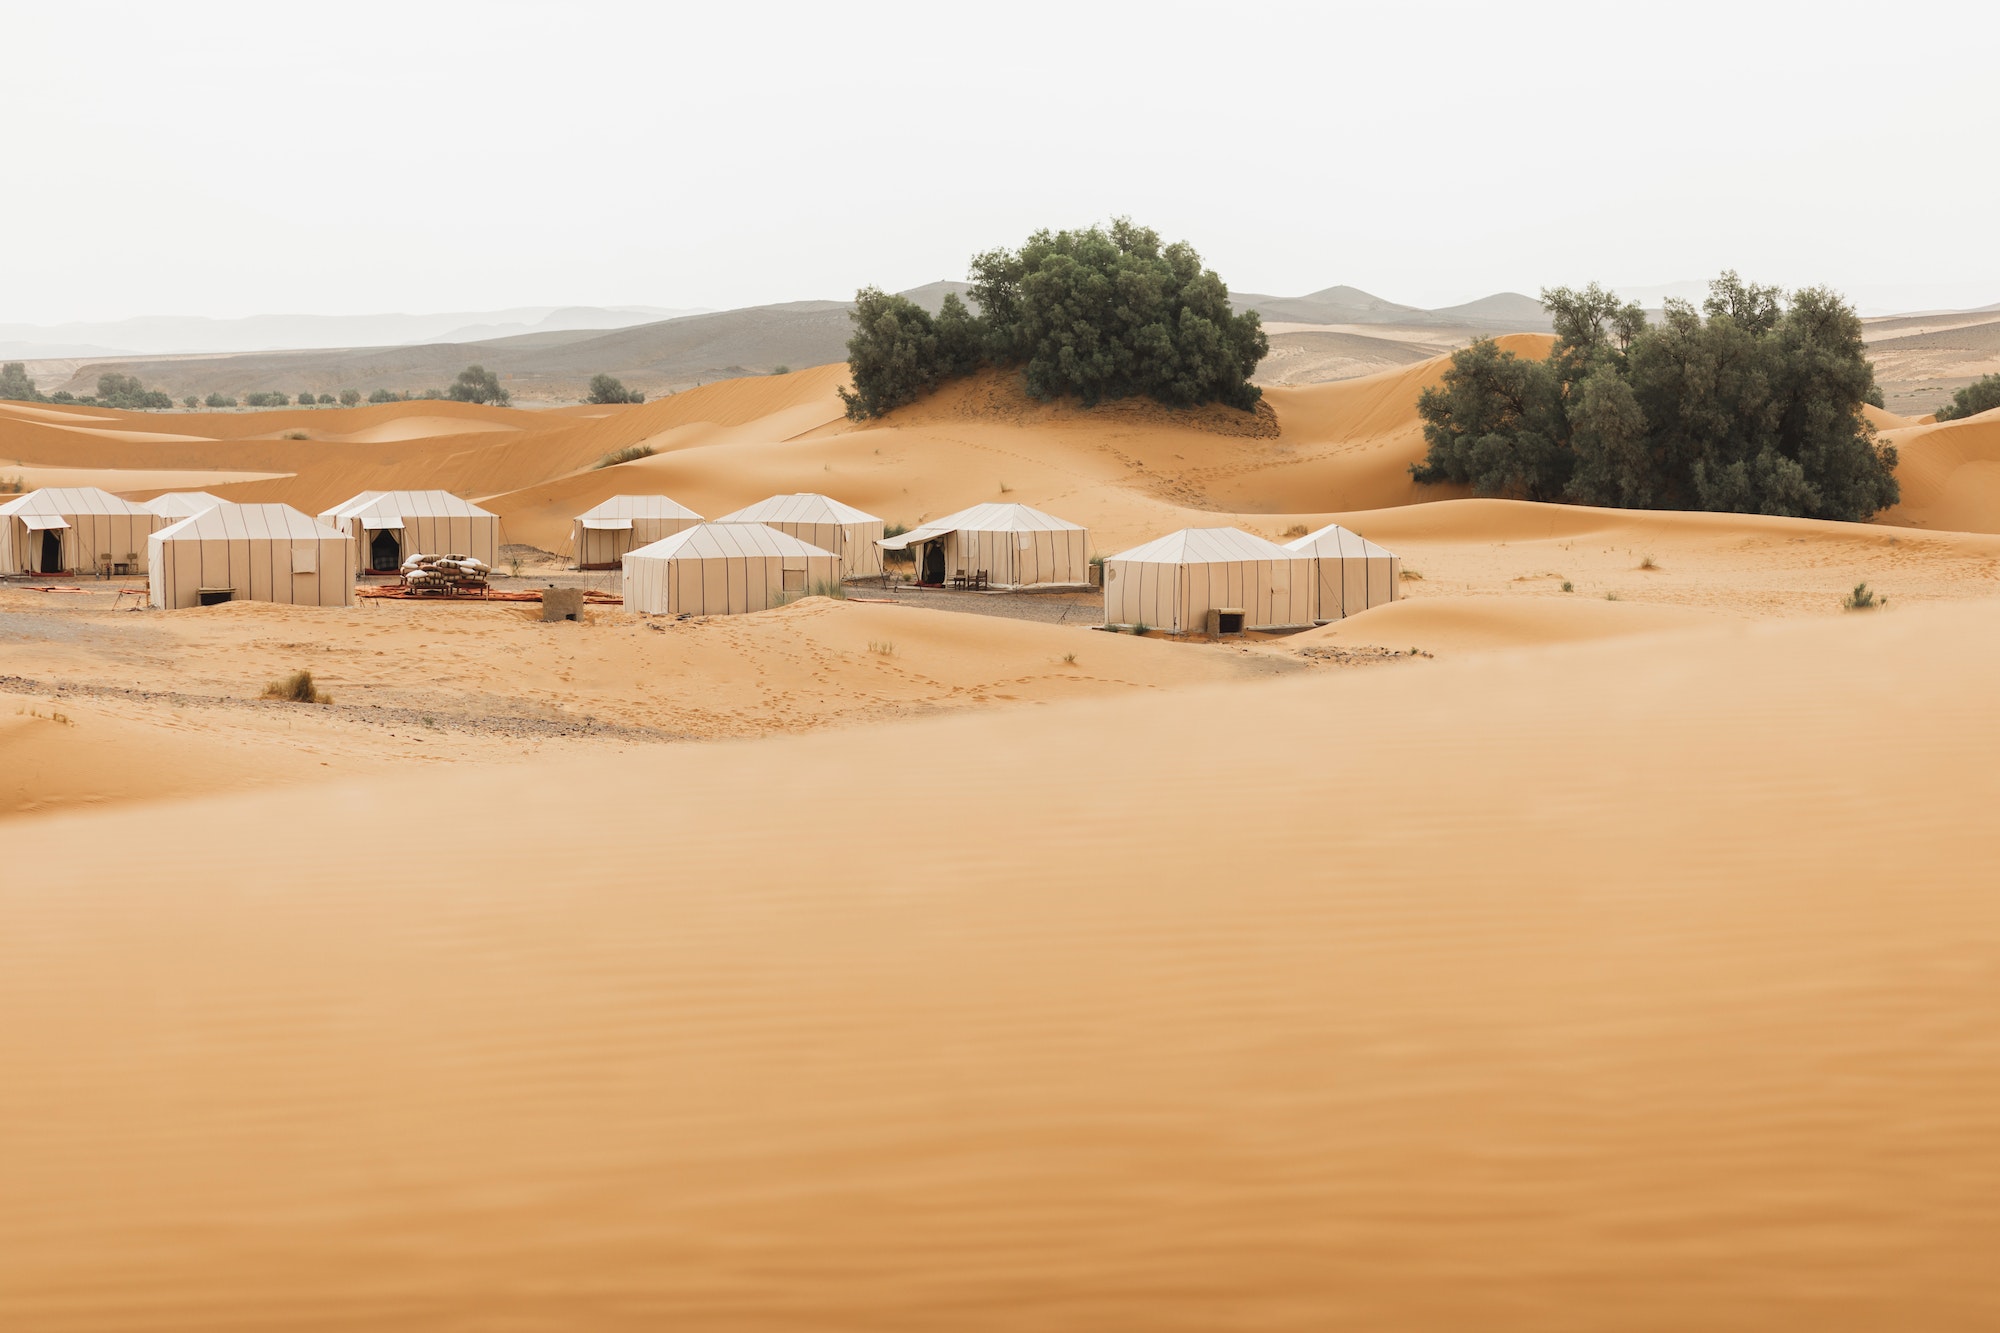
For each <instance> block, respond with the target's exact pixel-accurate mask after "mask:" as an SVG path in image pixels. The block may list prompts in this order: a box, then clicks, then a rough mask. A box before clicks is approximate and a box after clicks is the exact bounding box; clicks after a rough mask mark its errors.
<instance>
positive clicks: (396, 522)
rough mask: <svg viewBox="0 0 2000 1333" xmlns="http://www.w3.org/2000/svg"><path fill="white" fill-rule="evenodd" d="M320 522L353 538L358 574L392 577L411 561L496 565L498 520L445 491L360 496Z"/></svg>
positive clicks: (392, 492)
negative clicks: (467, 560) (465, 558)
mask: <svg viewBox="0 0 2000 1333" xmlns="http://www.w3.org/2000/svg"><path fill="white" fill-rule="evenodd" d="M319 521H320V522H322V523H324V524H326V525H327V526H328V527H330V528H336V529H338V530H339V531H341V532H344V533H346V534H347V535H348V536H350V537H352V538H354V557H355V560H356V561H357V563H358V564H359V566H360V568H362V569H364V570H366V571H368V572H370V573H376V574H393V573H396V572H397V571H398V570H400V569H401V568H402V567H403V562H404V561H405V560H407V559H409V558H410V557H411V556H413V555H469V556H473V557H475V558H477V559H479V560H483V561H485V562H486V564H487V565H488V566H492V565H495V564H498V563H499V561H500V519H499V517H498V516H497V515H494V514H490V513H488V512H487V511H486V510H484V509H481V508H480V507H479V506H478V505H476V504H473V503H472V502H471V501H469V500H461V499H459V498H458V497H457V496H456V495H453V494H452V493H451V492H450V491H363V492H361V494H359V495H357V496H355V497H354V498H353V499H352V500H349V501H348V502H347V503H346V504H343V505H340V506H338V507H336V508H333V509H329V510H327V511H326V512H325V513H323V514H321V515H320V516H319Z"/></svg>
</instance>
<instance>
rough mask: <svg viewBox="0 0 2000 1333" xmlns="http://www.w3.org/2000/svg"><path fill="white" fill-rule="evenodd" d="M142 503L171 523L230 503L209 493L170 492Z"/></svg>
mask: <svg viewBox="0 0 2000 1333" xmlns="http://www.w3.org/2000/svg"><path fill="white" fill-rule="evenodd" d="M140 503H141V504H142V505H143V506H144V507H145V508H147V509H150V510H152V511H153V512H154V513H156V514H158V515H159V516H160V517H162V518H164V519H166V520H167V521H168V522H170V523H171V522H176V521H178V520H180V519H183V518H186V517H187V516H188V515H190V514H199V513H200V512H201V511H202V510H204V509H213V508H215V507H216V506H217V505H219V504H227V503H229V502H228V501H227V500H224V499H223V498H222V497H221V496H219V495H210V494H209V493H208V492H207V491H168V492H167V493H166V494H165V495H156V496H154V497H153V498H152V499H150V500H142V501H140Z"/></svg>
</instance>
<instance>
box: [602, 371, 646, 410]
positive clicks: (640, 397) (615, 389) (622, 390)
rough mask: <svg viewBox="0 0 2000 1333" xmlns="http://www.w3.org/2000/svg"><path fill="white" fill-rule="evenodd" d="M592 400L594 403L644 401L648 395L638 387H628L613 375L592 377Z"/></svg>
mask: <svg viewBox="0 0 2000 1333" xmlns="http://www.w3.org/2000/svg"><path fill="white" fill-rule="evenodd" d="M589 401H590V402H593V403H643V402H645V401H646V395H645V394H643V393H640V392H639V391H638V390H637V389H628V388H626V387H625V385H624V383H623V382H622V381H620V380H619V379H617V378H615V377H614V376H611V375H592V376H591V377H590V398H589Z"/></svg>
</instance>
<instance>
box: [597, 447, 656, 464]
mask: <svg viewBox="0 0 2000 1333" xmlns="http://www.w3.org/2000/svg"><path fill="white" fill-rule="evenodd" d="M652 456H653V446H652V445H650V444H628V445H626V446H625V447H624V448H623V449H613V450H612V451H611V452H610V453H608V454H606V455H604V457H602V458H600V459H598V460H597V466H598V467H616V466H617V465H618V464H620V463H630V462H632V461H633V460H634V459H638V458H651V457H652Z"/></svg>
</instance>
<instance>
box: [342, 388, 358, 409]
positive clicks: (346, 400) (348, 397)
mask: <svg viewBox="0 0 2000 1333" xmlns="http://www.w3.org/2000/svg"><path fill="white" fill-rule="evenodd" d="M360 401H361V390H359V389H342V390H341V391H340V405H341V406H342V407H353V406H355V405H357V404H358V403H360Z"/></svg>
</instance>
